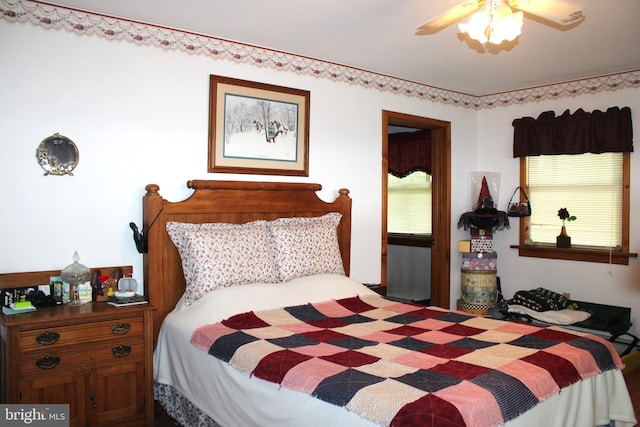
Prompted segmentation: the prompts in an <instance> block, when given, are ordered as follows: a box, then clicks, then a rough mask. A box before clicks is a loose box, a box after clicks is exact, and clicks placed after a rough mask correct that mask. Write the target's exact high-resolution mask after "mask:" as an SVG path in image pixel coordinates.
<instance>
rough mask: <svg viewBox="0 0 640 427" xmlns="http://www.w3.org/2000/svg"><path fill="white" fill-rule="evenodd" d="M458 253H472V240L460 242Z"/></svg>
mask: <svg viewBox="0 0 640 427" xmlns="http://www.w3.org/2000/svg"><path fill="white" fill-rule="evenodd" d="M458 252H471V240H460V241H459V242H458Z"/></svg>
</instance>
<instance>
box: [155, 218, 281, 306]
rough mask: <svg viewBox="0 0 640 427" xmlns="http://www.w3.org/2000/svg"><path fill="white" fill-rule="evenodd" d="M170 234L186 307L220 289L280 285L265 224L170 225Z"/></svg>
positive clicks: (258, 222)
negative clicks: (177, 258) (260, 284)
mask: <svg viewBox="0 0 640 427" xmlns="http://www.w3.org/2000/svg"><path fill="white" fill-rule="evenodd" d="M167 232H168V233H169V236H170V237H171V240H172V241H173V243H174V244H175V245H176V248H177V249H178V253H179V254H180V258H181V260H182V270H183V272H184V277H185V281H186V289H185V295H184V302H185V304H186V305H190V304H191V303H193V302H194V301H196V300H197V299H199V298H201V297H202V296H203V295H204V294H206V293H208V292H211V291H213V290H215V289H217V288H219V287H226V286H235V285H245V284H248V283H273V282H277V281H278V274H277V270H276V266H275V263H274V259H273V255H272V254H271V250H270V246H269V240H268V235H267V228H266V221H254V222H250V223H247V224H223V223H209V224H187V223H177V222H168V223H167Z"/></svg>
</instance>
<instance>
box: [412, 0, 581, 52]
mask: <svg viewBox="0 0 640 427" xmlns="http://www.w3.org/2000/svg"><path fill="white" fill-rule="evenodd" d="M483 7H484V9H483ZM512 9H515V10H516V11H517V12H515V13H514V12H513V10H512ZM583 9H584V8H583V7H582V6H580V5H579V4H578V3H576V2H574V1H571V0H466V1H463V2H462V3H460V4H458V5H457V6H455V7H453V8H451V9H449V10H448V11H446V12H444V13H442V14H441V15H438V16H436V17H435V18H433V19H431V20H429V21H427V22H425V23H424V24H422V25H420V26H418V27H417V28H416V35H428V34H434V33H437V32H438V31H440V30H442V29H443V28H445V27H448V26H449V25H451V24H453V23H454V22H457V21H460V20H462V19H464V18H466V17H467V16H469V15H471V14H473V13H475V12H478V13H476V14H475V15H474V16H472V17H471V21H470V22H469V23H461V24H460V25H459V27H460V30H461V31H462V32H466V33H468V34H469V36H470V37H471V38H474V39H476V40H479V41H480V42H482V43H486V42H487V41H488V42H489V43H495V44H499V43H501V42H502V41H504V40H513V39H514V38H515V37H517V36H518V35H519V34H520V27H521V26H522V17H523V12H524V13H526V14H528V15H531V16H530V17H531V18H534V19H535V18H539V19H538V21H540V22H542V23H544V24H547V25H551V26H560V27H569V26H573V25H577V24H578V23H580V22H582V21H583V20H584V19H585V16H584V14H583V13H582V12H583ZM474 21H476V22H474ZM472 26H474V27H475V28H470V27H472ZM516 27H517V28H516ZM474 30H475V31H474ZM496 31H497V32H498V33H500V34H496V37H493V38H492V37H491V35H492V33H494V32H496ZM504 31H506V32H507V33H508V34H507V35H504V36H503V35H502V33H503V32H504ZM475 35H477V37H476V36H475ZM492 39H493V40H492Z"/></svg>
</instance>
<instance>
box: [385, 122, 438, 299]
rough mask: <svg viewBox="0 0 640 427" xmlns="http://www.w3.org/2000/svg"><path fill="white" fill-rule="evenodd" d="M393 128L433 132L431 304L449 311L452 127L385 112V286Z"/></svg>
mask: <svg viewBox="0 0 640 427" xmlns="http://www.w3.org/2000/svg"><path fill="white" fill-rule="evenodd" d="M389 126H403V127H410V128H416V129H429V130H430V131H431V170H432V190H431V191H432V244H431V304H432V305H436V306H439V307H443V308H449V301H450V295H451V291H450V279H451V270H450V267H451V247H450V246H451V245H450V243H451V123H450V122H445V121H442V120H435V119H429V118H426V117H420V116H413V115H409V114H403V113H396V112H392V111H385V110H383V111H382V248H381V281H380V283H381V284H382V285H383V286H386V285H387V245H388V243H387V240H388V233H387V206H388V199H387V191H388V175H387V174H388V171H389V168H388V165H389V141H388V135H389Z"/></svg>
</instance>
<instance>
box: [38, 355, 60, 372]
mask: <svg viewBox="0 0 640 427" xmlns="http://www.w3.org/2000/svg"><path fill="white" fill-rule="evenodd" d="M59 364H60V358H59V357H58V356H47V357H43V358H42V359H38V360H36V366H37V367H38V368H40V369H44V370H47V369H53V368H55V367H56V366H58V365H59Z"/></svg>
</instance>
